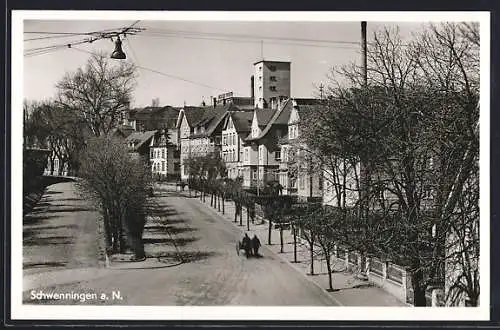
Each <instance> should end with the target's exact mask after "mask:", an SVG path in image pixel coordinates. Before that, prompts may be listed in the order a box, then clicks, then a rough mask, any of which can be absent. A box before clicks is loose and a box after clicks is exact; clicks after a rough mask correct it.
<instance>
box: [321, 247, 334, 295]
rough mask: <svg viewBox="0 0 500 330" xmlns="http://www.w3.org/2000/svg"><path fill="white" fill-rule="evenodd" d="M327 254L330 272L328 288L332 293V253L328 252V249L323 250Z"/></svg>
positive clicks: (327, 266)
mask: <svg viewBox="0 0 500 330" xmlns="http://www.w3.org/2000/svg"><path fill="white" fill-rule="evenodd" d="M323 250H324V251H323V252H324V253H325V258H326V269H327V270H328V288H329V289H330V291H333V284H332V264H331V261H330V253H328V252H327V251H326V249H323Z"/></svg>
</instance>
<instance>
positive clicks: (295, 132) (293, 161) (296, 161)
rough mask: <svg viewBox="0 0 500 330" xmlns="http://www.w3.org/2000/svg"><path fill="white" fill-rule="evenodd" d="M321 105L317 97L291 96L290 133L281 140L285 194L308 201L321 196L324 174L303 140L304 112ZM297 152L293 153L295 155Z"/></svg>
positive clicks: (282, 180)
mask: <svg viewBox="0 0 500 330" xmlns="http://www.w3.org/2000/svg"><path fill="white" fill-rule="evenodd" d="M317 104H318V100H317V99H303V98H295V99H290V100H288V101H287V103H286V104H285V108H286V109H287V110H286V111H285V112H284V114H285V113H286V114H287V115H288V117H285V116H284V117H283V119H282V120H283V121H285V120H286V130H287V132H286V134H285V136H284V138H283V139H281V141H280V147H281V156H282V157H281V161H280V164H279V183H280V185H281V186H282V187H283V194H289V195H297V196H298V197H299V199H302V200H305V199H307V198H311V197H321V196H322V189H323V176H322V174H321V170H318V169H317V168H316V167H317V164H313V163H310V162H308V160H307V157H306V156H307V146H306V145H305V144H304V143H303V142H302V141H300V139H299V137H300V114H301V113H304V112H305V111H314V107H315V106H316V105H317ZM292 153H293V154H292Z"/></svg>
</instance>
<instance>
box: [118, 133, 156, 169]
mask: <svg viewBox="0 0 500 330" xmlns="http://www.w3.org/2000/svg"><path fill="white" fill-rule="evenodd" d="M156 133H157V131H156V130H155V131H136V132H133V133H132V134H130V135H129V136H127V137H126V138H125V144H126V145H127V147H128V150H129V153H130V154H131V155H132V156H133V157H136V158H139V157H142V158H143V159H144V160H145V161H149V155H150V154H149V146H150V143H151V140H152V139H153V136H154V135H155V134H156Z"/></svg>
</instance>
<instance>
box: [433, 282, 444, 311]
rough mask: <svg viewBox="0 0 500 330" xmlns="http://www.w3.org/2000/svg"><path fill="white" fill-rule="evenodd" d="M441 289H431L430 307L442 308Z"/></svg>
mask: <svg viewBox="0 0 500 330" xmlns="http://www.w3.org/2000/svg"><path fill="white" fill-rule="evenodd" d="M442 299H443V289H442V288H440V287H435V288H433V289H432V307H439V306H442Z"/></svg>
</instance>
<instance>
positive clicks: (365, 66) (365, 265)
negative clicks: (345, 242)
mask: <svg viewBox="0 0 500 330" xmlns="http://www.w3.org/2000/svg"><path fill="white" fill-rule="evenodd" d="M366 52H367V50H366V21H362V22H361V62H362V63H361V65H362V66H363V71H362V72H363V86H362V89H365V93H366V88H367V87H368V64H367V59H366ZM360 165H361V166H360V168H361V171H362V173H360V174H361V178H362V185H361V189H363V191H362V194H361V197H362V199H363V200H362V201H361V207H362V210H361V214H363V216H364V215H366V214H367V213H368V212H366V211H367V210H366V209H367V208H368V192H367V189H368V180H369V175H370V173H369V172H370V171H367V169H366V166H363V165H366V164H362V163H361V164H360ZM363 172H364V173H363ZM363 183H364V184H363ZM367 220H368V219H367V218H365V221H367ZM365 253H366V252H365V251H363V252H362V253H361V269H360V275H361V278H362V279H363V280H367V279H368V277H367V275H366V271H367V268H368V263H367V260H366V254H365Z"/></svg>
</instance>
